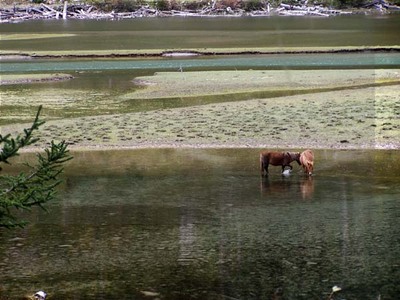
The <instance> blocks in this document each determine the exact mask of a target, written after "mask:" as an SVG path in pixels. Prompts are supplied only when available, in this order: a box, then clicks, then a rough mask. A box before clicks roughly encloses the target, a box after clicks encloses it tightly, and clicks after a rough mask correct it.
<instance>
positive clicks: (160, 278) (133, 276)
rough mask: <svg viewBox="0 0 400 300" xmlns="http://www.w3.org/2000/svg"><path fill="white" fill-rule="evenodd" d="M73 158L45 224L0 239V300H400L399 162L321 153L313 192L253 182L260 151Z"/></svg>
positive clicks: (369, 154) (277, 182) (288, 183)
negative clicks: (39, 299) (36, 296)
mask: <svg viewBox="0 0 400 300" xmlns="http://www.w3.org/2000/svg"><path fill="white" fill-rule="evenodd" d="M74 156H75V159H74V160H73V161H72V162H71V164H70V165H69V166H68V168H67V169H66V174H65V183H64V184H63V186H62V187H61V190H60V193H59V197H58V199H57V201H55V202H53V203H52V204H50V205H49V212H48V213H45V212H43V211H33V212H32V213H31V214H29V215H26V216H25V217H26V218H28V220H29V221H30V222H31V224H30V225H29V226H28V227H27V228H26V229H23V230H16V231H1V232H0V268H1V273H0V282H1V284H0V287H1V289H0V295H1V296H2V297H3V298H5V299H20V297H21V296H22V295H25V294H30V293H32V292H34V291H37V290H39V289H42V290H45V291H46V292H47V293H49V296H50V297H51V299H145V298H146V292H153V293H156V294H157V295H158V296H156V297H158V298H160V299H271V297H272V296H273V294H274V293H276V292H277V291H283V296H282V297H283V299H327V297H328V294H329V292H330V291H331V288H332V286H334V285H338V286H340V287H341V288H342V289H343V290H342V291H341V292H340V293H339V294H338V297H337V299H378V298H379V297H381V299H397V298H398V294H399V286H400V279H399V278H400V276H399V272H400V238H399V237H400V223H399V220H400V218H399V211H400V202H399V201H398V199H400V185H399V182H400V165H399V161H400V159H399V158H400V157H399V152H398V151H329V150H326V151H322V150H321V151H317V152H316V171H315V173H316V174H315V176H314V177H312V178H311V179H309V178H307V177H304V176H303V175H302V174H300V173H299V171H300V169H299V167H298V166H297V165H294V172H293V173H292V175H291V176H289V177H282V176H281V175H280V174H279V167H276V168H273V169H272V168H271V170H270V171H271V172H270V173H271V174H270V177H269V178H264V179H262V178H260V176H259V170H258V161H257V160H258V151H257V150H256V149H228V150H212V149H209V150H200V149H197V150H184V149H182V150H173V149H161V150H156V149H153V150H150V149H149V150H133V151H131V150H129V151H105V152H81V153H75V154H74ZM154 298H155V297H154Z"/></svg>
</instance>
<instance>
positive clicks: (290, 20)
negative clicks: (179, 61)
mask: <svg viewBox="0 0 400 300" xmlns="http://www.w3.org/2000/svg"><path fill="white" fill-rule="evenodd" d="M399 28H400V18H399V17H398V15H397V14H393V15H385V16H365V15H350V16H337V17H332V18H318V17H309V18H306V17H287V18H286V17H267V18H224V17H219V18H142V19H140V18H137V19H131V20H121V21H109V20H66V21H65V20H52V21H50V20H45V21H32V22H23V23H18V24H1V25H0V33H1V34H10V33H11V34H13V33H24V34H30V33H34V34H38V33H44V34H47V33H52V34H54V33H57V34H68V36H60V37H54V38H51V39H49V41H50V42H43V41H44V40H46V39H25V40H4V41H2V45H1V48H2V50H14V51H15V50H20V51H24V50H25V51H54V50H110V49H111V50H112V49H117V50H121V49H182V48H183V49H184V48H232V47H234V48H240V47H244V48H249V47H278V48H279V47H283V48H284V47H321V46H324V47H332V46H391V45H399V43H400V37H399V34H398V29H399Z"/></svg>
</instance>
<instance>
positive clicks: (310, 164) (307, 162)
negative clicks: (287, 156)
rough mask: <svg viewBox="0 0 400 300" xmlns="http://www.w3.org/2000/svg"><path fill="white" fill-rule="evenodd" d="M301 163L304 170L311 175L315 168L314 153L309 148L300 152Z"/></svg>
mask: <svg viewBox="0 0 400 300" xmlns="http://www.w3.org/2000/svg"><path fill="white" fill-rule="evenodd" d="M300 163H301V165H302V166H303V169H304V172H306V173H307V174H310V175H311V174H312V172H313V170H314V153H313V152H312V151H311V150H309V149H307V150H305V151H303V152H302V153H301V154H300Z"/></svg>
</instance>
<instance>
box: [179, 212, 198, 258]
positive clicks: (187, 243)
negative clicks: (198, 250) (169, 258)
mask: <svg viewBox="0 0 400 300" xmlns="http://www.w3.org/2000/svg"><path fill="white" fill-rule="evenodd" d="M193 222H194V217H193V214H192V213H191V211H190V210H185V212H184V213H183V214H182V215H181V216H180V224H179V257H178V263H179V264H182V265H188V264H190V262H191V261H192V260H194V259H195V257H196V254H195V253H194V248H195V247H194V246H195V242H196V233H195V225H194V223H193Z"/></svg>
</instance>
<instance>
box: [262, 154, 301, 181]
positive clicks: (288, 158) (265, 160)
mask: <svg viewBox="0 0 400 300" xmlns="http://www.w3.org/2000/svg"><path fill="white" fill-rule="evenodd" d="M292 161H297V163H298V164H299V165H300V164H301V163H300V152H268V151H262V152H261V153H260V171H261V176H264V171H265V172H266V175H268V166H269V165H270V164H271V165H273V166H282V173H283V171H284V170H285V167H289V168H290V170H292V169H293V167H292V166H291V165H290V163H291V162H292Z"/></svg>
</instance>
